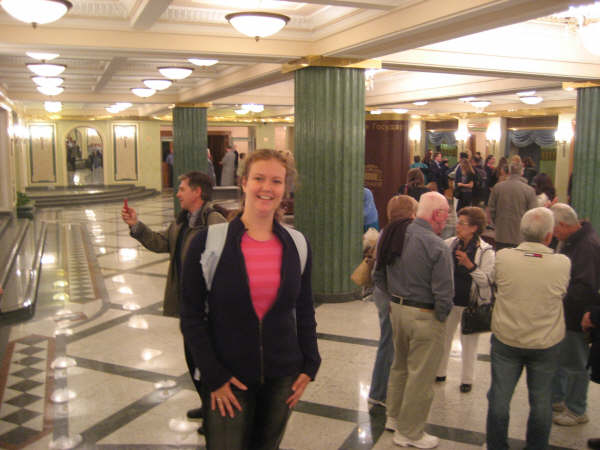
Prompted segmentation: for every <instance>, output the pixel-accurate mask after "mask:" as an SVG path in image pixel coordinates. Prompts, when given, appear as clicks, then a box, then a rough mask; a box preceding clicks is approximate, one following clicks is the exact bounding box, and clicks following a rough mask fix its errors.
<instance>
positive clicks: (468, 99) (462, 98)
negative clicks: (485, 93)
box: [458, 96, 476, 103]
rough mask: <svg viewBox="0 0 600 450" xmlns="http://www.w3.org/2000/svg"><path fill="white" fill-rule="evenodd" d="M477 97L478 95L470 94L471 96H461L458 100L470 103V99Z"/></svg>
mask: <svg viewBox="0 0 600 450" xmlns="http://www.w3.org/2000/svg"><path fill="white" fill-rule="evenodd" d="M475 98H476V97H473V96H469V97H461V98H459V99H458V101H459V102H465V103H468V102H470V101H472V100H475Z"/></svg>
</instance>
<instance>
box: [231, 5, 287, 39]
mask: <svg viewBox="0 0 600 450" xmlns="http://www.w3.org/2000/svg"><path fill="white" fill-rule="evenodd" d="M225 19H226V20H227V22H229V23H230V24H231V25H232V26H233V28H235V29H236V30H237V31H239V32H240V33H242V34H245V35H246V36H250V37H253V38H255V39H256V40H257V41H258V40H259V39H260V38H264V37H267V36H272V35H274V34H275V33H277V32H279V31H281V29H282V28H283V27H285V26H286V24H287V23H288V22H289V21H290V18H289V17H288V16H284V15H283V14H275V13H267V12H257V11H250V12H238V13H233V14H227V15H226V16H225Z"/></svg>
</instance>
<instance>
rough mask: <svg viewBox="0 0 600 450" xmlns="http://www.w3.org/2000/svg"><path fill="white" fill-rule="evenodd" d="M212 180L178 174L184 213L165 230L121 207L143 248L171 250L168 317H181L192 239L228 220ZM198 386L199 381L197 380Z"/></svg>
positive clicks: (195, 174)
mask: <svg viewBox="0 0 600 450" xmlns="http://www.w3.org/2000/svg"><path fill="white" fill-rule="evenodd" d="M212 186H213V184H212V181H211V179H210V178H209V177H208V176H207V175H205V174H203V173H202V172H197V171H193V172H188V173H186V174H184V175H181V176H180V177H179V189H178V190H177V199H178V200H179V204H180V205H181V212H180V213H179V215H178V216H177V220H176V221H175V222H172V223H171V224H170V225H169V227H168V228H167V229H166V230H164V231H160V232H157V231H152V230H151V229H150V228H149V227H148V226H146V225H145V224H144V223H143V222H140V221H139V220H138V218H137V213H136V211H135V209H133V208H131V207H126V206H124V207H123V209H122V210H121V217H122V219H123V221H124V222H125V223H126V224H127V225H129V229H130V234H131V237H133V238H134V239H136V240H138V241H139V242H140V243H141V244H142V245H143V246H144V247H146V248H147V249H148V250H150V251H152V252H155V253H169V257H170V261H169V270H168V275H167V285H166V286H165V297H164V302H163V314H164V315H165V316H169V317H179V307H180V299H181V289H180V285H179V284H180V274H181V270H182V268H183V261H185V256H186V253H187V250H188V247H189V245H190V242H192V240H193V238H194V237H195V236H196V235H197V234H198V232H200V231H201V230H204V229H206V227H208V225H212V224H215V223H221V222H225V218H224V217H223V216H222V215H221V214H220V213H218V212H217V211H215V210H213V209H212V207H211V206H210V204H209V203H208V202H209V201H210V199H211V196H212ZM184 347H185V359H186V362H187V364H188V369H190V373H191V374H193V373H194V372H195V370H194V366H193V363H192V357H191V354H190V353H189V351H188V349H187V347H186V346H184ZM194 384H195V386H196V389H197V390H198V392H200V391H199V388H200V386H199V383H198V381H197V380H195V379H194ZM200 413H201V409H200V408H198V409H197V410H191V411H189V412H188V417H190V418H197V417H198V415H199V414H200Z"/></svg>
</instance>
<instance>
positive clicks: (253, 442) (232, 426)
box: [202, 376, 296, 450]
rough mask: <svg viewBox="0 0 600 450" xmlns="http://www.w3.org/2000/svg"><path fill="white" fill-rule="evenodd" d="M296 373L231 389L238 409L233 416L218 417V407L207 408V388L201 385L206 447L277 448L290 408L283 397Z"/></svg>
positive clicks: (214, 449)
mask: <svg viewBox="0 0 600 450" xmlns="http://www.w3.org/2000/svg"><path fill="white" fill-rule="evenodd" d="M295 379H296V377H295V376H289V377H280V378H272V379H267V380H265V382H264V383H263V384H259V385H255V386H248V390H247V391H241V390H239V389H238V388H236V387H235V386H231V389H232V391H233V393H234V395H235V396H236V398H237V400H238V402H239V403H240V406H241V407H242V411H238V410H237V409H234V411H235V417H234V418H231V417H229V416H226V417H222V416H221V413H220V412H219V409H218V408H215V410H214V411H212V410H211V405H210V391H209V390H208V387H206V386H202V408H203V413H204V430H205V436H206V448H207V449H208V450H211V449H212V450H246V449H248V450H277V449H278V448H279V444H280V443H281V440H282V439H283V433H284V431H285V425H286V423H287V421H288V418H289V417H290V414H291V410H290V408H289V407H288V405H287V404H286V403H285V401H286V400H287V399H288V397H289V396H290V395H292V385H293V384H294V381H295Z"/></svg>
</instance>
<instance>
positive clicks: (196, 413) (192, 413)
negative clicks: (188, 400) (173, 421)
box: [187, 408, 203, 419]
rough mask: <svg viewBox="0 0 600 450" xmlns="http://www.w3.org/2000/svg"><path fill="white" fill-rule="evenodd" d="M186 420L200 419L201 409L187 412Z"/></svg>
mask: <svg viewBox="0 0 600 450" xmlns="http://www.w3.org/2000/svg"><path fill="white" fill-rule="evenodd" d="M187 417H188V419H202V417H203V415H202V408H195V409H190V410H189V411H188V412H187Z"/></svg>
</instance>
